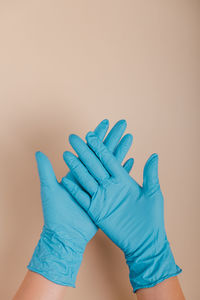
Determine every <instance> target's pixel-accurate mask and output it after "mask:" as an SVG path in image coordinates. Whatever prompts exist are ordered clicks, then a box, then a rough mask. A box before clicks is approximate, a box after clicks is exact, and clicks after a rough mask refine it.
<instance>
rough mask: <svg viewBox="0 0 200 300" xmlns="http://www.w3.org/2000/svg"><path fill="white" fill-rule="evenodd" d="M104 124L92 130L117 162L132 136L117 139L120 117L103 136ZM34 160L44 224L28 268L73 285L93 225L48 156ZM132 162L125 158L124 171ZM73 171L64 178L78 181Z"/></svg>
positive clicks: (121, 130)
mask: <svg viewBox="0 0 200 300" xmlns="http://www.w3.org/2000/svg"><path fill="white" fill-rule="evenodd" d="M108 126H109V124H108V121H107V120H104V121H102V122H101V123H100V124H99V125H98V126H97V128H96V129H95V134H96V135H97V136H98V138H99V139H100V140H101V141H103V140H104V145H105V146H106V147H107V148H108V149H109V151H111V152H114V155H115V157H116V159H117V160H118V162H119V163H121V162H122V160H123V159H124V157H125V156H126V154H127V152H128V150H129V148H130V146H131V144H132V136H131V135H130V134H127V135H125V136H124V137H123V138H122V139H121V137H122V135H123V133H124V131H125V129H126V122H125V121H123V120H122V121H119V122H117V123H116V125H115V126H114V127H113V128H112V129H111V131H110V132H109V134H108V135H107V137H106V138H105V139H104V137H105V135H106V133H107V130H108ZM120 139H121V140H120ZM36 160H37V165H38V172H39V178H40V188H41V200H42V209H43V216H44V226H43V231H42V233H41V237H40V240H39V242H38V245H37V247H36V248H35V251H34V254H33V256H32V259H31V261H30V263H29V265H28V269H29V270H31V271H34V272H37V273H39V274H41V275H43V276H44V277H46V278H47V279H49V280H51V281H53V282H55V283H57V284H60V285H67V286H75V280H76V276H77V273H78V270H79V267H80V264H81V261H82V256H83V253H84V250H85V247H86V245H87V243H88V242H89V241H90V240H91V238H92V237H93V236H94V235H95V233H96V231H97V227H96V225H95V223H94V222H93V221H92V219H91V218H90V216H89V215H88V214H87V213H86V212H85V210H84V209H82V207H81V206H80V205H79V204H78V202H76V200H75V199H74V198H73V197H72V196H71V194H70V193H69V192H68V191H67V190H66V189H65V188H64V186H63V185H62V183H59V182H58V181H57V179H56V176H55V174H54V171H53V168H52V166H51V163H50V161H49V159H48V158H47V157H46V156H45V155H44V154H43V153H41V152H37V153H36ZM132 165H133V160H132V159H129V160H128V161H127V162H126V163H125V165H124V171H125V172H129V171H130V170H131V168H132ZM98 166H99V170H101V169H103V167H101V163H100V162H99V165H98ZM97 173H98V171H97ZM73 174H74V176H73ZM73 174H72V173H71V172H70V173H68V174H67V176H66V178H68V179H70V182H73V183H74V184H78V183H77V180H76V177H77V176H78V174H77V173H76V170H75V169H74V170H73ZM92 180H93V179H92ZM89 185H90V184H89V183H88V186H89ZM91 187H92V182H91Z"/></svg>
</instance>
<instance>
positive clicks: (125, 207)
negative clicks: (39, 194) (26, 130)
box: [62, 132, 181, 291]
mask: <svg viewBox="0 0 200 300" xmlns="http://www.w3.org/2000/svg"><path fill="white" fill-rule="evenodd" d="M69 140H70V143H71V145H72V147H73V148H74V150H75V151H76V153H77V154H78V157H76V156H75V155H74V154H72V153H71V152H65V153H64V155H63V156H64V160H65V162H66V163H67V165H68V167H69V168H70V170H71V172H72V174H73V175H74V177H75V179H76V181H77V182H75V181H71V180H70V179H69V178H63V179H62V182H63V185H64V186H65V188H66V189H67V190H68V191H69V193H70V194H71V195H72V196H73V197H74V198H75V199H76V201H77V202H78V203H79V204H80V205H81V206H82V207H83V208H84V210H85V211H86V212H87V214H88V215H89V216H90V218H91V219H92V220H93V221H94V223H95V224H96V225H97V226H98V227H99V228H101V229H102V230H103V231H104V233H105V234H106V235H107V236H108V237H109V238H110V239H111V240H112V241H113V242H114V243H115V244H116V245H117V246H118V247H119V248H120V249H122V251H123V252H124V254H125V258H126V261H127V264H128V266H129V270H130V281H131V284H132V286H133V289H134V291H136V290H138V289H140V288H145V287H151V286H154V285H156V284H157V283H159V282H161V281H163V280H164V279H166V278H169V277H172V276H175V275H177V274H178V273H180V272H181V269H180V268H179V267H178V266H177V265H176V264H175V261H174V257H173V255H172V252H171V249H170V245H169V242H168V240H167V236H166V232H165V226H164V209H163V204H164V203H163V195H162V192H161V189H160V184H159V179H158V155H157V154H153V155H152V156H151V157H150V158H149V159H148V160H147V162H146V165H145V167H144V173H143V186H140V185H139V184H138V183H137V182H136V181H135V180H134V179H133V178H131V177H130V176H129V175H128V173H127V172H126V171H125V170H124V169H123V168H122V166H121V165H120V163H119V162H118V161H117V159H116V157H115V156H114V155H113V154H112V152H111V151H110V150H109V149H108V148H106V147H105V145H104V144H103V143H102V141H101V140H100V139H99V138H98V136H97V135H96V134H95V132H94V133H93V132H89V133H88V134H87V136H86V140H87V144H86V143H84V142H83V141H82V140H81V139H80V138H79V137H78V136H76V135H71V136H70V139H69ZM119 152H120V151H119Z"/></svg>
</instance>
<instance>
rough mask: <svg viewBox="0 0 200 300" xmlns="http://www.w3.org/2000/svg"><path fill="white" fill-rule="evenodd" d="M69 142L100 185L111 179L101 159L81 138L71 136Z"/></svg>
mask: <svg viewBox="0 0 200 300" xmlns="http://www.w3.org/2000/svg"><path fill="white" fill-rule="evenodd" d="M69 141H70V144H71V146H72V147H73V149H74V150H75V151H76V153H77V154H78V156H79V159H80V160H81V161H82V163H83V164H84V165H85V166H86V167H87V169H88V171H89V172H90V174H92V176H93V177H94V178H95V179H96V180H97V181H98V182H99V183H101V182H102V181H104V180H105V179H106V178H109V174H108V172H107V171H106V169H105V168H104V167H103V165H102V164H101V162H100V161H99V159H98V158H97V157H96V155H95V154H94V152H93V151H92V150H91V149H90V147H88V145H87V144H86V143H85V142H84V141H83V140H82V139H81V138H80V137H79V136H77V135H74V134H73V135H70V137H69Z"/></svg>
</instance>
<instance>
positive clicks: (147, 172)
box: [143, 153, 159, 192]
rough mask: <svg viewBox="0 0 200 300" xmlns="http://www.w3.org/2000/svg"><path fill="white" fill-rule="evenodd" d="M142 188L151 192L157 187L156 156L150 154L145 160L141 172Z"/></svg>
mask: <svg viewBox="0 0 200 300" xmlns="http://www.w3.org/2000/svg"><path fill="white" fill-rule="evenodd" d="M143 187H144V188H145V189H146V190H147V191H148V192H151V191H152V190H154V189H157V188H158V187H159V178H158V154H156V153H154V154H152V155H151V156H150V157H149V159H148V160H147V162H146V164H145V167H144V171H143Z"/></svg>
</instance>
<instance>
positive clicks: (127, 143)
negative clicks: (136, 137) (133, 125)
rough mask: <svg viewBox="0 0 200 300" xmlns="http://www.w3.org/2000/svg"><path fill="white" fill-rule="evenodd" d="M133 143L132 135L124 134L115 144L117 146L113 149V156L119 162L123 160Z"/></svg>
mask: <svg viewBox="0 0 200 300" xmlns="http://www.w3.org/2000/svg"><path fill="white" fill-rule="evenodd" d="M132 143H133V136H132V134H130V133H129V134H126V135H125V136H124V137H123V138H122V139H121V141H120V142H119V144H118V145H117V147H116V148H115V151H114V153H113V154H114V156H115V157H116V159H117V160H118V161H119V162H120V164H121V162H122V161H123V160H124V158H125V156H126V154H127V153H128V151H129V149H130V147H131V145H132Z"/></svg>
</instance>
